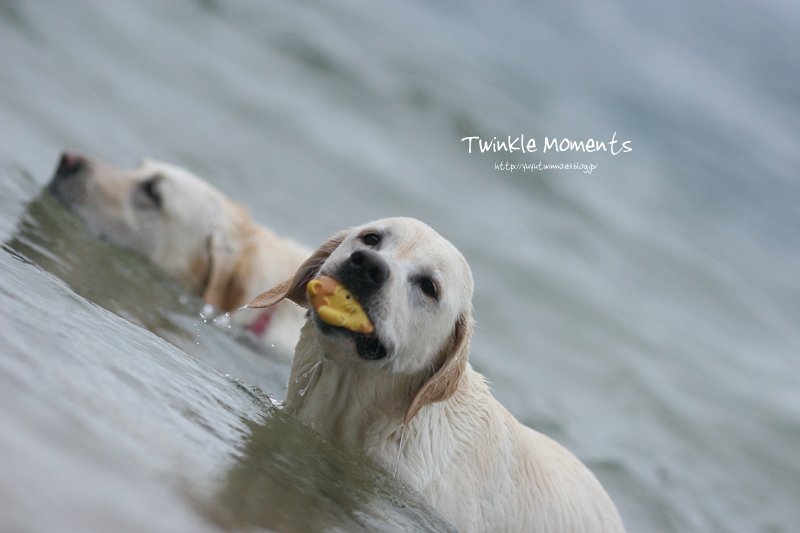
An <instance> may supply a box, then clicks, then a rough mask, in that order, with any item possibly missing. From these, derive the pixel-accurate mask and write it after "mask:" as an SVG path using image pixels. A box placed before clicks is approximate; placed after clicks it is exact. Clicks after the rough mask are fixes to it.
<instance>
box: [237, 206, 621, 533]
mask: <svg viewBox="0 0 800 533" xmlns="http://www.w3.org/2000/svg"><path fill="white" fill-rule="evenodd" d="M364 232H380V233H381V234H383V235H387V236H391V237H390V238H386V245H385V246H384V247H382V248H378V249H376V250H375V251H376V252H377V253H378V254H380V255H381V257H382V258H383V259H385V260H386V262H387V263H388V264H389V266H390V268H391V272H392V274H391V278H390V280H391V282H388V283H387V286H386V287H385V288H382V289H381V291H382V292H381V296H380V298H379V299H378V300H377V301H373V302H372V303H371V305H370V306H369V307H366V306H365V309H366V311H367V312H368V314H370V318H371V320H372V322H373V324H374V325H375V329H376V332H377V334H378V335H379V336H381V339H382V342H385V343H386V344H387V345H388V346H390V347H391V350H390V353H389V355H388V356H387V357H386V358H384V359H381V360H377V361H367V360H363V359H360V358H359V357H358V355H357V354H356V352H355V350H354V349H353V346H352V342H350V340H349V339H348V337H347V336H346V335H335V334H334V335H331V334H327V333H325V332H323V331H322V330H321V328H320V324H319V322H318V320H317V319H316V318H315V316H314V311H313V310H311V315H310V318H309V319H308V320H307V321H306V324H305V325H304V326H303V329H302V332H301V336H300V341H299V342H298V344H297V348H296V350H295V356H294V360H293V363H292V373H291V378H290V380H289V385H288V387H287V391H286V399H285V408H286V410H287V411H288V412H290V413H291V414H293V415H294V416H296V417H297V418H299V419H300V420H301V421H302V422H303V423H305V424H306V425H309V426H311V427H312V428H314V429H315V430H317V431H318V432H319V433H320V434H321V435H322V436H323V437H325V438H326V439H327V440H329V441H330V442H331V443H333V444H334V445H335V446H338V447H340V448H343V449H346V450H349V451H353V452H356V453H361V454H363V455H365V456H367V457H369V458H370V459H372V460H373V461H375V462H376V463H378V464H379V465H381V466H383V467H384V468H386V469H387V470H389V471H395V469H396V471H397V475H398V477H400V478H401V479H403V480H405V481H406V482H407V483H409V484H410V485H411V486H412V487H414V488H416V489H417V490H419V491H420V492H421V493H422V494H423V495H424V496H425V497H426V498H427V499H428V501H429V502H430V503H431V504H432V505H433V506H434V507H435V508H436V509H437V510H438V511H439V512H440V513H441V514H442V516H444V518H446V519H447V520H448V521H450V522H451V523H453V524H454V525H455V526H456V527H457V528H458V530H459V531H461V532H462V533H472V532H498V533H500V532H502V533H510V532H520V533H522V532H525V533H528V532H553V533H556V532H558V533H563V532H574V533H579V532H621V531H624V527H623V525H622V521H621V519H620V517H619V514H618V513H617V510H616V508H615V506H614V504H613V503H612V501H611V499H610V498H609V497H608V495H607V494H606V492H605V490H603V488H602V486H601V485H600V483H599V482H598V481H597V479H596V478H595V477H594V475H592V473H591V472H590V471H589V470H588V469H587V468H586V467H585V466H584V465H583V464H582V463H581V462H580V461H579V460H578V459H577V458H575V456H574V455H572V454H571V453H570V452H569V451H567V450H566V449H565V448H563V447H562V446H560V445H559V444H557V443H556V442H555V441H553V440H552V439H550V438H548V437H546V436H544V435H542V434H540V433H537V432H535V431H533V430H532V429H530V428H527V427H525V426H523V425H521V424H520V423H519V422H517V421H516V420H515V419H514V417H513V416H512V415H511V414H509V413H508V411H506V410H505V409H504V408H503V407H502V406H501V405H500V404H499V403H498V402H497V400H495V399H494V397H492V395H491V394H490V392H489V389H488V387H487V385H486V382H485V380H484V378H483V377H482V376H481V375H480V374H478V373H477V372H475V371H474V370H473V369H472V367H471V365H470V364H469V363H468V362H467V356H468V353H469V340H470V336H471V334H472V329H473V321H472V316H471V300H472V276H471V273H470V271H469V267H468V266H467V264H466V261H465V260H464V258H463V257H462V256H461V254H460V253H459V252H458V251H457V250H456V249H455V248H454V247H453V246H452V245H451V244H450V243H449V242H447V241H446V240H444V239H443V238H442V237H441V236H439V235H438V234H437V233H436V232H434V231H433V230H432V229H430V228H429V227H428V226H425V225H424V224H422V223H421V222H419V221H416V220H413V219H386V220H380V221H376V222H373V223H370V224H367V225H365V226H362V227H359V228H354V229H352V230H350V231H348V232H342V233H339V234H337V235H336V236H335V237H334V238H332V239H331V240H329V241H328V242H326V243H324V244H323V245H322V246H321V247H320V248H319V249H318V250H317V251H316V252H314V254H312V256H311V258H309V260H308V261H307V262H306V263H304V264H303V265H302V266H301V267H300V268H299V269H298V271H297V273H296V274H295V275H294V276H293V278H292V279H290V280H288V281H287V282H285V283H283V284H281V285H280V286H279V287H276V288H275V289H273V290H271V291H268V292H266V293H264V294H263V295H261V296H259V297H258V298H256V299H255V300H254V302H253V303H251V305H253V306H265V305H273V304H275V303H277V302H279V301H281V300H282V299H284V298H290V299H292V300H293V301H295V302H297V303H298V304H300V305H306V306H307V305H308V302H307V300H306V297H305V284H307V283H308V281H309V280H310V279H313V278H315V277H316V276H317V275H320V274H324V275H331V273H333V272H335V271H336V268H337V265H339V264H341V262H342V261H345V260H346V259H347V257H349V255H350V254H351V253H352V252H353V251H354V250H358V249H359V248H363V247H364V246H365V245H364V244H363V243H360V241H359V235H363V234H364ZM420 271H422V272H427V271H432V272H435V273H436V275H437V276H438V278H437V279H438V280H439V282H440V284H441V295H440V298H439V300H438V302H436V304H435V305H434V304H433V303H432V302H425V301H424V300H418V299H417V293H416V292H414V291H415V290H416V289H415V288H414V287H413V286H412V280H413V279H414V278H413V274H414V273H415V272H420ZM420 301H421V302H422V304H419V305H418V304H416V303H414V302H420ZM409 302H411V303H409ZM363 304H364V302H362V305H363ZM420 315H422V319H420ZM410 329H412V330H413V331H411V332H410V333H409V330H410Z"/></svg>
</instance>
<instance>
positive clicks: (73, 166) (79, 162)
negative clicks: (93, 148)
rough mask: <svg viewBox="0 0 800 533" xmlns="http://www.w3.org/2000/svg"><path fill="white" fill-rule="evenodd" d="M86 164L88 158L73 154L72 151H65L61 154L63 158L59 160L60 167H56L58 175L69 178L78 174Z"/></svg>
mask: <svg viewBox="0 0 800 533" xmlns="http://www.w3.org/2000/svg"><path fill="white" fill-rule="evenodd" d="M85 166H86V159H84V158H83V157H81V156H79V155H78V154H73V153H71V152H64V153H63V154H61V160H60V161H59V162H58V169H56V177H60V178H67V177H69V176H72V175H74V174H77V173H78V172H80V171H81V170H83V168H84V167H85Z"/></svg>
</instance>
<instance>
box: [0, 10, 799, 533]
mask: <svg viewBox="0 0 800 533" xmlns="http://www.w3.org/2000/svg"><path fill="white" fill-rule="evenodd" d="M799 34H800V10H798V9H797V7H796V5H795V4H794V3H791V2H779V1H775V2H769V3H748V2H740V3H737V4H736V5H729V4H728V3H724V2H706V3H699V4H698V3H697V2H692V3H689V2H668V3H667V2H659V3H650V4H647V5H646V6H643V5H639V4H638V3H633V2H625V1H609V2H604V3H594V4H584V3H580V2H558V3H537V4H535V5H525V4H518V3H513V2H493V3H491V4H489V3H481V2H464V3H460V4H457V5H451V4H446V3H440V2H421V1H420V2H412V1H408V2H388V3H381V4H380V5H379V6H376V5H374V4H373V3H366V2H363V3H362V2H340V3H294V2H269V3H267V2H263V3H261V2H259V3H253V2H244V1H234V0H230V1H228V0H226V1H223V0H218V1H214V0H205V1H196V2H191V1H188V0H187V1H181V2H168V3H165V2H157V1H155V0H153V1H140V2H132V1H131V2H122V1H120V2H90V1H78V2H70V3H69V5H67V4H66V3H52V2H35V1H16V2H13V1H11V2H5V3H2V4H0V51H2V57H3V61H2V62H1V63H0V208H1V209H0V213H2V214H1V215H0V237H2V241H3V242H5V243H6V245H5V248H4V251H0V263H2V267H0V276H2V280H0V287H2V289H1V290H0V298H1V299H2V306H0V309H2V311H1V312H0V316H1V317H2V324H0V331H2V334H1V335H2V341H0V342H1V344H0V347H2V348H0V350H1V352H0V353H2V358H0V380H2V382H3V383H2V388H0V390H2V395H3V400H2V406H3V409H2V410H0V417H2V419H0V465H3V466H2V467H0V468H2V470H0V472H2V475H1V476H0V509H1V511H0V520H2V526H3V527H2V529H4V530H10V531H15V530H33V531H50V530H56V529H59V530H81V531H106V530H108V529H109V528H110V527H111V526H110V525H113V526H114V527H111V528H112V529H115V530H136V531H143V530H146V531H150V530H155V531H160V530H176V531H177V530H180V531H185V530H198V531H203V530H214V529H217V528H234V527H240V526H241V525H242V524H256V525H260V526H263V527H268V528H275V529H291V528H293V527H294V528H295V529H297V530H319V529H324V528H325V527H328V528H329V529H331V530H336V528H343V529H345V530H347V529H353V528H354V527H358V526H353V527H350V526H352V522H348V520H352V517H353V516H365V515H364V513H367V514H368V515H369V516H371V517H373V518H374V519H375V520H377V523H380V524H382V525H383V526H384V529H388V530H390V529H392V527H391V526H390V525H389V524H390V523H391V524H392V525H396V524H397V523H399V522H392V521H393V520H396V521H401V520H406V521H411V522H414V523H417V524H421V525H420V526H419V527H420V528H421V529H424V528H426V527H431V528H434V527H437V526H436V525H435V515H433V514H429V511H426V510H424V509H423V508H421V507H414V509H415V511H414V512H410V511H405V510H407V509H410V508H412V505H411V504H408V505H407V506H406V507H400V506H397V505H395V503H397V502H399V501H400V499H399V498H401V497H402V498H408V499H409V500H408V501H412V500H413V495H407V494H402V495H400V496H398V495H397V494H394V493H392V494H389V493H388V492H390V491H392V490H393V489H392V487H391V475H390V474H382V475H385V476H387V477H385V478H380V477H379V479H378V482H377V485H371V484H370V483H371V482H370V481H369V480H364V478H363V476H362V477H358V476H359V469H357V468H347V465H348V464H350V463H348V461H350V459H345V458H341V457H339V456H337V455H336V453H335V452H334V451H332V450H327V449H320V448H318V447H317V446H316V444H313V443H314V441H313V439H312V438H311V437H310V436H309V435H307V434H303V433H302V428H298V427H296V426H295V425H293V424H292V421H291V420H284V419H282V418H281V417H280V414H276V413H275V412H274V409H272V408H271V406H270V404H269V402H268V401H267V400H266V399H265V397H264V396H263V395H262V394H261V393H257V392H254V391H255V388H256V387H258V389H259V390H261V391H263V393H264V394H270V393H271V394H273V395H274V396H275V397H276V398H280V397H281V396H282V391H283V384H284V383H285V380H286V378H287V376H288V371H287V369H286V368H285V365H283V364H281V363H280V362H279V361H280V358H278V357H273V356H272V355H271V354H269V353H266V354H263V353H256V352H254V351H253V350H252V349H251V348H250V347H249V346H248V345H247V343H246V342H242V339H239V338H237V336H236V333H235V332H230V331H228V330H227V329H226V328H225V327H218V326H217V325H215V324H213V323H210V322H209V323H204V322H203V321H202V320H201V319H200V318H199V315H200V312H201V311H202V303H201V302H199V301H197V299H195V298H193V297H191V296H190V295H187V294H185V292H184V291H183V290H182V289H181V288H180V287H179V286H177V285H176V284H174V283H173V282H171V281H170V280H169V279H166V278H164V276H161V275H160V274H159V273H158V272H157V271H155V270H154V269H152V268H151V267H150V266H149V265H147V264H146V263H145V262H144V261H142V260H141V259H140V258H138V257H136V256H134V255H133V254H128V253H127V252H124V251H119V250H116V249H114V248H113V247H110V246H108V245H106V244H104V243H100V242H96V241H94V240H93V239H92V238H91V236H89V235H88V234H86V233H85V231H83V230H82V228H81V225H80V223H79V222H78V221H77V220H75V219H74V217H71V216H70V215H69V214H68V213H66V212H64V211H63V210H62V209H60V206H58V205H57V204H55V203H54V202H53V201H52V198H48V197H47V195H44V196H40V188H41V186H43V185H44V184H45V183H47V181H48V180H49V177H50V175H51V174H52V172H53V169H54V168H55V165H56V162H57V158H58V154H59V152H60V151H61V150H64V149H70V150H78V151H82V152H85V153H88V154H90V155H94V156H96V157H100V158H102V159H104V160H106V161H108V162H110V163H112V164H116V165H118V166H131V165H134V164H136V162H137V160H138V159H139V158H140V157H143V156H149V157H153V158H156V159H164V160H167V161H169V162H172V163H175V164H179V165H183V166H186V167H188V168H189V169H191V170H193V171H194V172H196V173H198V174H200V175H202V176H204V177H205V178H207V179H209V180H210V181H211V182H212V183H214V184H215V185H217V186H218V187H219V188H220V189H222V190H223V191H224V192H225V193H226V194H228V195H229V196H231V197H233V198H235V199H238V200H240V201H242V202H243V203H245V204H247V205H248V206H249V207H250V208H251V212H252V214H253V216H254V217H255V218H256V219H257V220H259V221H260V222H262V223H264V224H266V225H268V226H270V227H272V228H274V229H275V230H276V231H278V232H279V233H282V234H285V235H288V236H291V237H294V238H296V239H298V240H300V241H302V242H305V243H307V244H309V245H315V244H318V243H320V242H322V241H323V240H324V239H326V238H327V237H329V236H330V235H331V234H332V233H334V232H335V231H336V230H338V229H342V228H345V227H348V226H352V225H356V224H361V223H363V222H365V221H368V220H371V219H375V218H379V217H384V216H394V215H408V216H415V217H417V218H421V219H423V220H424V221H426V222H428V223H429V224H431V225H432V226H433V227H434V228H436V229H437V230H438V231H439V232H440V233H442V234H443V235H444V236H445V237H447V238H448V239H450V240H451V241H452V242H453V243H454V244H455V245H456V246H457V247H458V248H459V249H460V250H461V251H462V252H463V253H464V254H465V255H466V257H467V259H468V261H469V262H470V264H471V266H472V268H473V272H474V274H475V279H476V297H475V314H476V317H477V320H478V328H477V329H476V334H475V337H474V342H473V352H472V354H471V358H472V361H473V363H474V365H475V366H476V367H477V368H478V369H479V370H480V371H481V372H483V373H484V374H485V375H487V377H488V378H489V380H490V381H491V383H492V387H493V391H494V393H495V395H496V396H498V398H499V399H500V400H501V401H502V402H503V403H504V404H505V405H506V406H507V407H508V408H509V409H510V410H511V411H512V412H513V413H514V414H515V415H516V416H517V417H518V418H519V419H520V420H522V421H523V422H525V423H526V424H529V425H531V426H532V427H534V428H536V429H538V430H540V431H542V432H544V433H547V434H548V435H551V436H553V437H554V438H556V439H557V440H559V441H560V442H562V443H564V444H565V445H566V446H567V447H569V448H570V449H571V450H573V451H574V452H575V453H576V454H577V455H578V456H579V457H580V458H581V459H582V460H583V461H584V462H586V463H587V464H588V465H589V467H590V468H591V469H592V470H593V471H594V472H595V473H596V474H597V475H598V477H600V479H601V481H602V482H603V483H604V485H605V486H606V487H607V489H608V491H609V492H610V494H611V496H612V498H613V499H614V501H615V502H616V503H617V505H618V507H619V508H620V511H621V514H622V515H623V519H624V520H625V522H626V525H627V526H628V529H629V530H630V531H632V532H633V531H658V532H661V531H682V532H683V531H689V532H692V531H737V532H738V531H742V532H752V531H764V532H774V531H793V530H796V524H797V523H798V521H800V451H798V450H800V365H798V358H797V354H798V353H799V352H800V350H799V349H798V348H800V327H798V326H800V283H798V276H797V272H798V266H799V265H800V242H799V239H798V236H799V235H800V231H798V230H800V213H799V211H800V201H799V200H800V184H799V183H798V179H797V171H796V169H797V168H798V167H800V155H798V150H797V146H798V145H800V126H798V124H800V120H799V119H800V116H798V115H800V113H799V111H800V106H798V102H799V101H800V98H798V96H800V95H799V94H798V92H799V89H798V88H800V79H798V75H797V73H798V72H800V53H798V51H797V50H798V49H797V46H796V43H797V42H800V41H798V37H800V35H799ZM614 133H616V139H617V140H618V141H620V142H619V143H618V144H617V145H615V149H619V148H620V146H621V142H622V141H630V145H629V146H630V147H632V151H631V152H627V153H619V154H617V155H611V153H610V152H600V153H585V152H560V153H559V152H554V151H553V150H549V151H548V152H547V153H544V152H543V144H544V139H545V137H548V138H550V139H553V138H557V139H559V140H561V139H563V138H568V139H571V140H574V141H580V140H584V141H585V140H587V139H590V138H591V139H594V140H597V141H604V142H606V143H608V142H609V141H610V139H611V138H612V136H613V134H614ZM520 135H524V136H525V138H526V139H531V138H532V139H534V140H535V141H536V143H537V148H538V151H537V152H535V153H526V154H523V153H521V152H519V151H518V152H514V153H513V154H506V153H488V154H480V153H472V154H469V153H467V146H466V143H464V142H462V141H461V139H462V138H464V137H469V136H480V137H481V138H482V139H492V138H493V137H497V138H498V139H499V140H503V139H504V138H506V137H508V136H512V138H515V137H519V136H520ZM540 161H541V162H542V163H543V164H565V163H576V164H584V165H596V168H595V169H594V170H593V171H592V172H591V174H589V173H584V172H582V171H579V170H528V171H525V172H523V171H521V170H517V171H514V172H510V171H504V170H499V169H495V165H496V164H499V163H506V162H507V163H509V164H522V163H532V164H538V163H539V162H540ZM20 258H21V259H22V260H21V259H20ZM198 340H199V344H198V343H197V342H198ZM165 341H166V342H165ZM226 374H229V375H230V376H232V378H230V379H227V378H225V377H224V376H225V375H226ZM254 441H256V442H262V444H261V445H258V444H256V445H253V444H251V443H252V442H254ZM309 443H311V444H309ZM323 448H324V447H323ZM273 449H278V450H280V452H279V453H277V454H276V455H272V456H269V454H267V455H264V454H265V453H266V452H265V451H264V450H273ZM262 452H263V453H262ZM290 452H291V453H290ZM250 459H252V460H254V461H256V463H257V465H259V466H258V467H253V466H252V465H253V464H254V463H253V462H248V460H250ZM342 465H344V466H342ZM340 471H344V472H347V473H348V474H347V475H346V476H345V477H344V479H343V480H342V481H341V482H340V483H338V484H337V483H334V481H336V480H332V479H331V478H335V477H336V476H335V475H332V476H328V474H330V473H331V472H340ZM259 472H260V474H259ZM318 476H319V477H318ZM326 476H328V477H326ZM367 477H369V476H367ZM320 479H326V480H327V481H320ZM381 479H383V481H384V482H385V483H383V484H381V481H380V480H381ZM287 485H289V486H293V487H300V488H299V489H298V493H297V494H299V496H298V497H299V498H300V499H301V500H302V501H308V502H313V505H314V506H315V507H314V509H316V510H318V511H319V512H315V513H308V512H305V511H303V510H302V509H301V510H299V511H298V510H297V507H294V506H292V505H289V504H288V503H287V501H285V500H284V499H283V496H284V495H285V494H284V488H283V487H285V486H287ZM231 487H234V488H233V489H230V488H231ZM236 487H238V488H236ZM275 487H281V489H280V490H276V488H275ZM228 489H230V490H228ZM226 490H228V492H227V494H228V496H226V495H225V494H226ZM353 492H355V493H356V494H358V495H359V496H358V497H355V499H353V498H351V497H350V496H351V495H352V493H353ZM230 494H233V495H234V497H231V496H230ZM243 494H245V495H260V496H259V497H258V498H256V497H255V496H253V498H254V499H248V498H249V497H239V496H241V495H243ZM293 494H294V493H293ZM364 494H367V495H368V496H363V495H364ZM362 496H363V497H362ZM237 501H238V502H242V501H245V502H247V501H251V502H252V501H255V502H257V505H252V506H249V507H248V506H247V505H238V506H237V505H236V504H235V503H234V502H237ZM353 501H355V502H356V505H361V507H359V508H358V510H357V511H353V512H350V511H348V510H352V509H353ZM403 501H406V500H403ZM34 502H36V503H34ZM270 502H272V503H271V504H270ZM43 503H46V504H47V505H43ZM34 505H36V507H35V509H34V507H33V506H34ZM309 505H312V504H309ZM420 505H421V504H420ZM259 509H262V510H263V509H266V511H263V512H260V511H259ZM276 509H277V510H283V511H285V512H282V513H277V512H276V511H275V510H276ZM376 509H377V510H376ZM387 509H389V510H395V511H396V512H394V511H392V512H390V511H386V512H385V513H384V512H383V511H385V510H387ZM370 512H372V513H373V514H369V513H370ZM404 512H405V514H403V513H404ZM310 515H313V520H311V518H309V516H310ZM376 516H383V517H385V518H383V520H386V522H380V520H381V519H380V518H375V517H376ZM268 520H273V521H272V522H270V521H268ZM325 524H327V526H325ZM360 524H361V525H362V526H363V524H364V522H360ZM375 524H376V522H374V521H373V522H369V526H370V527H373V528H374V527H375Z"/></svg>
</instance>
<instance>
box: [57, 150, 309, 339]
mask: <svg viewBox="0 0 800 533" xmlns="http://www.w3.org/2000/svg"><path fill="white" fill-rule="evenodd" d="M49 188H50V190H51V191H52V192H53V194H54V195H55V196H56V197H57V198H58V199H59V200H61V202H62V203H63V204H65V205H66V206H67V207H68V208H69V209H70V210H72V211H73V212H75V213H76V214H78V216H80V217H81V218H82V219H83V220H84V222H85V223H86V225H87V226H88V228H89V230H90V231H91V232H92V233H94V234H95V235H98V236H100V237H101V238H104V239H106V240H108V241H109V242H111V243H113V244H116V245H119V246H123V247H125V248H129V249H131V250H134V251H136V252H139V253H141V254H143V255H145V256H146V257H147V258H149V259H150V260H151V261H152V262H153V263H155V264H156V265H157V266H159V267H161V268H162V269H163V270H164V271H166V272H167V273H168V274H170V275H171V276H173V277H175V278H177V279H178V280H180V281H181V282H183V283H184V284H185V285H186V286H187V287H188V288H189V289H190V290H192V291H193V292H195V293H197V294H198V295H200V296H202V298H203V300H204V301H205V302H206V303H207V304H212V305H214V306H216V307H217V308H219V309H221V310H222V311H226V312H230V313H232V315H231V320H232V322H234V323H236V324H238V325H240V326H242V327H245V328H247V329H249V330H250V331H251V332H252V333H253V334H254V335H255V336H256V337H258V338H259V340H260V341H262V342H263V343H264V344H265V345H275V346H276V347H277V348H279V349H281V350H283V351H284V352H288V353H291V350H292V349H293V348H294V345H295V343H296V342H297V337H298V334H299V330H300V326H301V325H302V324H303V321H304V320H303V314H304V313H303V311H302V310H301V309H298V308H297V306H296V305H293V304H291V303H289V302H287V303H285V304H282V305H280V306H278V307H276V308H275V309H274V311H270V312H266V313H264V312H259V311H255V310H252V309H242V310H240V311H239V309H240V308H241V307H243V306H245V304H247V302H249V301H250V300H251V299H252V298H253V297H254V296H256V295H257V294H259V293H260V292H262V291H264V290H266V289H268V288H269V287H273V286H275V284H277V283H279V282H280V281H282V280H284V279H286V277H288V276H291V275H292V274H293V273H294V271H295V270H296V269H297V267H298V266H299V265H300V264H301V263H302V262H303V261H304V260H305V259H306V258H307V257H308V256H309V255H310V254H311V250H310V249H308V248H306V247H304V246H301V245H299V244H297V243H295V242H293V241H291V240H288V239H283V238H280V237H278V236H277V235H275V234H274V233H273V232H271V231H270V230H268V229H266V228H264V227H262V226H259V225H258V224H256V223H255V222H253V220H252V219H251V218H250V215H249V213H248V212H247V210H246V209H245V208H244V207H242V206H241V205H239V204H236V203H234V202H233V201H231V200H229V199H228V198H226V197H225V196H224V195H223V194H222V193H221V192H219V191H218V190H216V189H215V188H214V187H212V186H211V185H210V184H209V183H208V182H206V181H204V180H202V179H200V178H199V177H197V176H195V175H194V174H192V173H191V172H189V171H187V170H185V169H183V168H180V167H177V166H174V165H168V164H166V163H160V162H157V161H151V160H144V161H143V162H142V163H141V165H140V166H139V167H138V168H135V169H119V168H116V167H113V166H111V165H108V164H106V163H103V162H102V161H98V160H96V159H90V158H88V157H84V156H81V155H78V154H73V153H66V152H65V153H63V154H62V156H61V159H60V161H59V164H58V168H57V169H56V173H55V175H54V176H53V178H52V181H51V182H50V185H49Z"/></svg>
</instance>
